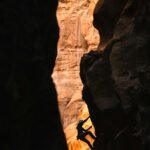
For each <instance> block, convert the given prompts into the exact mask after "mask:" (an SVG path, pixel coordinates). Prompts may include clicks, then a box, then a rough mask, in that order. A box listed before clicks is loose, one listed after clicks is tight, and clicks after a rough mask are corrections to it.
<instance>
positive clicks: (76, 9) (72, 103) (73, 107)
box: [53, 0, 99, 138]
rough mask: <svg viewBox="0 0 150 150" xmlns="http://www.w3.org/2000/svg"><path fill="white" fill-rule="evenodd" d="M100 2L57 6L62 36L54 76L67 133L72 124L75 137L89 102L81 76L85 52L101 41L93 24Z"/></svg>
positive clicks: (86, 0) (69, 2)
mask: <svg viewBox="0 0 150 150" xmlns="http://www.w3.org/2000/svg"><path fill="white" fill-rule="evenodd" d="M96 2H97V0H82V1H80V0H78V1H76V0H64V1H63V0H61V1H60V2H59V6H58V10H57V18H58V23H59V27H60V38H59V42H58V55H57V59H56V66H55V70H54V73H53V78H54V81H55V84H56V87H57V92H58V102H59V106H60V112H61V118H62V123H63V126H64V129H65V133H66V136H67V137H70V134H71V133H70V130H69V127H70V128H71V130H72V131H71V132H73V134H72V137H73V138H75V136H76V133H75V132H76V124H77V122H78V121H79V119H80V117H81V116H80V115H79V114H80V111H81V110H82V109H83V106H84V105H85V103H84V101H83V100H82V95H81V91H82V84H81V80H80V77H79V64H80V59H81V56H82V55H83V53H85V52H88V51H89V50H90V49H96V48H97V45H98V43H99V35H98V32H97V30H96V29H95V28H94V27H93V24H92V22H93V15H92V14H93V10H94V7H95V4H96ZM86 110H87V109H86ZM87 115H88V112H87ZM67 129H68V131H67ZM72 137H70V138H72Z"/></svg>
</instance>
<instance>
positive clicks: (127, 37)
mask: <svg viewBox="0 0 150 150" xmlns="http://www.w3.org/2000/svg"><path fill="white" fill-rule="evenodd" d="M149 18H150V2H149V1H146V0H144V1H143V0H103V1H99V2H98V3H97V6H96V8H95V12H94V26H95V27H96V28H97V29H98V30H99V33H100V35H101V43H100V45H99V48H98V51H97V52H93V51H91V52H90V53H88V54H85V55H84V56H83V57H82V59H81V64H80V69H81V70H80V76H81V79H82V82H83V84H84V88H83V99H84V100H85V101H86V103H87V105H88V107H89V111H90V114H91V119H92V121H93V124H94V126H95V131H96V135H97V139H96V141H95V143H94V147H95V150H99V149H101V150H103V149H104V150H112V149H113V150H120V149H121V150H133V149H136V150H137V149H139V150H141V149H142V150H143V149H144V150H149V148H150V132H149V131H150V119H149V115H150V101H149V99H150V77H149V74H150V60H149V58H150V52H149V48H150V44H149V43H150V36H149V32H150V30H149V28H150V19H149Z"/></svg>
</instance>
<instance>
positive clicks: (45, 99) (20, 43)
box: [0, 0, 67, 150]
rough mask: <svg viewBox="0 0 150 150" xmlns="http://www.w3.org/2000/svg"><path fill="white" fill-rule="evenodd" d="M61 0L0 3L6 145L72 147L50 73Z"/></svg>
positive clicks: (2, 139) (11, 149)
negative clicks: (59, 1)
mask: <svg viewBox="0 0 150 150" xmlns="http://www.w3.org/2000/svg"><path fill="white" fill-rule="evenodd" d="M57 3H58V2H57V0H49V1H40V0H22V1H20V0H14V1H11V0H5V1H3V0H2V1H1V2H0V12H1V13H0V22H1V24H0V39H1V41H0V149H1V150H50V149H52V150H61V149H62V150H64V149H67V146H66V142H65V137H64V133H63V130H62V126H61V123H60V116H59V111H58V107H57V94H56V90H55V86H54V84H53V81H52V78H51V77H50V75H51V73H52V71H53V67H54V65H55V57H56V54H57V51H56V47H57V41H58V36H59V29H58V25H57V20H56V9H57Z"/></svg>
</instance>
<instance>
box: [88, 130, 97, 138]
mask: <svg viewBox="0 0 150 150" xmlns="http://www.w3.org/2000/svg"><path fill="white" fill-rule="evenodd" d="M88 134H89V135H90V136H91V138H93V139H96V137H95V136H94V134H93V133H92V132H90V131H88Z"/></svg>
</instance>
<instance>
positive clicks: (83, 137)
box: [77, 117, 96, 149]
mask: <svg viewBox="0 0 150 150" xmlns="http://www.w3.org/2000/svg"><path fill="white" fill-rule="evenodd" d="M89 118H90V117H87V118H86V119H85V120H80V121H79V123H78V125H77V131H78V135H77V139H80V140H82V141H84V142H85V143H87V144H88V145H89V147H90V148H91V149H93V146H92V145H91V143H90V142H89V141H88V140H87V139H86V136H87V135H90V136H91V138H93V139H96V137H95V136H94V135H93V133H92V132H91V131H89V129H90V128H92V126H90V127H89V128H88V129H84V128H83V124H84V123H85V122H86V121H87V120H88V119H89Z"/></svg>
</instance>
